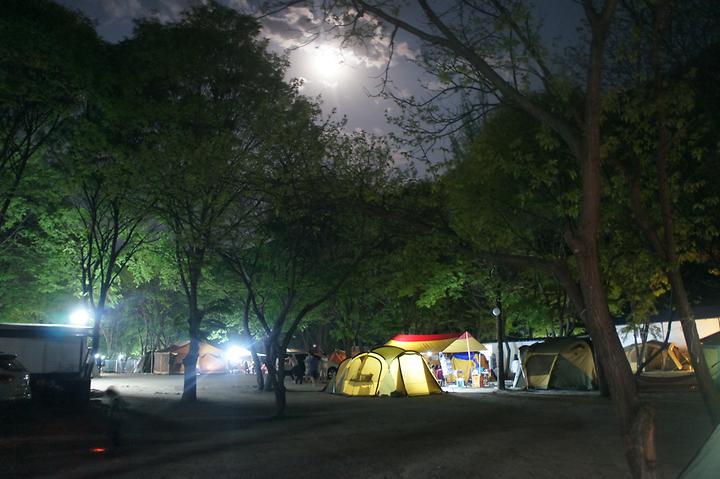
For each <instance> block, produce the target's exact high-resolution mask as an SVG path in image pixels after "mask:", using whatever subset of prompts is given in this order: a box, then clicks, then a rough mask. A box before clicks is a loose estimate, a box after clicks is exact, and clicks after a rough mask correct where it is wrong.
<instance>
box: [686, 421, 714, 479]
mask: <svg viewBox="0 0 720 479" xmlns="http://www.w3.org/2000/svg"><path fill="white" fill-rule="evenodd" d="M718 471H720V427H716V428H715V432H713V433H712V434H711V435H710V438H709V439H708V440H707V442H705V445H703V447H702V448H700V451H698V453H697V455H696V456H695V457H694V458H693V460H692V461H691V462H690V464H688V465H687V467H686V468H685V470H684V471H683V472H681V473H680V476H678V479H715V478H716V477H718Z"/></svg>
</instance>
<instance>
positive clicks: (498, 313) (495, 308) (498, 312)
mask: <svg viewBox="0 0 720 479" xmlns="http://www.w3.org/2000/svg"><path fill="white" fill-rule="evenodd" d="M492 314H493V316H495V317H496V318H499V317H500V308H498V307H497V306H496V307H494V308H493V310H492Z"/></svg>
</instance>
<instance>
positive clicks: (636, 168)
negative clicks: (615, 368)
mask: <svg viewBox="0 0 720 479" xmlns="http://www.w3.org/2000/svg"><path fill="white" fill-rule="evenodd" d="M699 3H701V4H702V3H703V2H699ZM696 7H697V5H693V8H692V9H691V10H690V11H688V10H687V7H682V6H676V5H674V3H673V2H671V1H669V0H663V1H659V2H636V3H631V4H630V9H629V14H630V23H631V24H632V25H633V30H634V31H635V32H637V33H636V35H635V39H634V41H633V42H632V43H636V42H638V40H637V38H638V37H639V38H640V40H639V42H640V43H641V46H639V47H636V48H629V51H630V52H631V54H632V55H634V56H635V57H636V62H635V63H637V64H638V65H639V67H637V70H635V71H634V72H633V73H634V74H635V76H636V77H638V79H639V81H638V83H639V86H638V87H636V88H635V89H634V90H631V91H629V92H621V93H618V96H617V101H616V102H614V104H613V105H614V108H613V110H614V113H616V114H618V115H619V116H620V121H619V122H618V123H619V125H618V127H619V128H618V129H617V130H616V131H617V132H616V133H614V135H613V138H614V139H615V140H617V141H618V143H619V145H622V146H623V147H622V148H619V147H616V150H615V151H613V153H614V157H615V160H616V164H617V165H618V166H619V169H620V171H621V173H622V175H623V176H624V177H625V180H626V182H627V186H628V191H627V195H628V197H629V201H628V204H629V206H630V208H631V210H632V213H633V215H634V218H635V220H636V225H637V228H638V230H639V232H640V234H641V235H642V237H643V238H644V239H645V241H646V244H647V245H648V246H649V249H650V250H651V251H652V252H653V253H654V254H655V255H656V256H657V258H658V259H659V261H660V262H661V263H662V264H663V274H664V276H665V277H666V279H667V282H668V283H669V285H670V287H671V289H672V297H673V299H674V300H675V303H676V305H677V309H678V311H679V313H680V324H681V327H682V330H683V334H684V336H685V341H686V344H687V347H688V353H689V355H690V359H691V363H692V366H693V369H694V371H695V376H696V378H697V382H698V386H699V389H700V392H701V395H702V397H703V399H704V402H705V406H706V408H707V410H708V413H709V415H710V417H711V418H712V421H713V423H715V424H718V422H720V393H718V391H717V389H716V388H715V386H714V383H713V379H712V376H711V374H710V369H709V367H708V365H707V362H706V360H705V356H704V354H703V352H702V346H701V344H700V339H699V336H698V331H697V327H696V325H695V319H694V313H693V310H692V307H691V305H690V300H689V298H688V291H687V288H686V285H685V280H684V278H683V274H682V272H681V266H682V263H683V262H686V261H687V259H686V258H691V257H693V256H696V255H694V254H693V253H692V252H691V248H692V246H691V245H692V242H691V241H687V239H688V238H687V236H688V233H687V232H686V231H683V229H684V228H683V226H682V225H683V222H684V221H687V220H686V219H685V218H683V214H687V213H686V212H678V211H677V207H678V206H679V205H678V200H677V198H678V197H679V196H680V191H681V190H682V188H681V187H680V185H679V184H677V183H676V178H683V177H687V176H688V175H687V174H682V173H684V172H685V171H688V168H687V166H688V163H689V162H693V161H697V160H698V159H700V161H706V160H705V157H704V154H703V151H704V148H703V146H701V142H700V141H699V138H698V135H699V134H701V132H703V131H706V130H707V129H708V127H709V122H708V121H707V119H706V117H705V116H704V115H702V114H698V113H700V112H698V111H695V110H696V109H695V107H694V97H695V91H698V86H697V81H694V82H693V83H696V85H691V84H690V82H689V80H688V79H686V78H682V76H683V75H681V74H680V73H679V71H682V70H685V69H687V68H688V67H690V70H691V72H692V71H694V69H693V68H692V65H693V63H694V62H697V60H696V59H693V60H690V62H689V63H679V64H678V63H676V62H673V61H670V60H668V58H667V57H668V55H669V54H670V52H671V51H672V50H673V48H674V46H675V45H676V43H677V42H678V41H681V42H682V43H683V44H684V43H685V41H684V40H686V39H688V38H690V39H692V38H694V37H696V35H697V34H690V35H688V34H687V32H684V31H683V23H684V21H687V18H690V19H692V21H691V23H694V24H701V23H702V22H703V21H705V22H706V21H708V20H707V19H701V18H700V17H698V13H697V12H696V11H694V8H696ZM673 10H678V11H679V12H675V13H676V14H675V15H673ZM700 11H702V10H700ZM711 18H712V17H711ZM711 21H712V20H711ZM715 22H716V23H717V20H716V19H715ZM703 40H704V41H706V42H708V43H707V44H706V45H705V46H704V48H702V47H701V48H702V49H703V50H704V49H705V48H707V45H711V46H712V45H713V43H714V42H717V41H718V38H717V35H713V34H712V33H710V34H709V35H708V38H703ZM627 43H631V42H630V41H628V42H627ZM642 43H646V45H645V44H642ZM680 50H682V49H680ZM710 51H712V49H711V50H710ZM700 53H701V55H702V54H707V53H706V52H704V51H702V50H701V52H700ZM685 61H686V62H687V60H685ZM705 74H706V73H705V70H704V71H703V73H701V74H700V75H701V76H705ZM684 76H688V77H692V76H693V73H690V74H689V75H688V74H686V75H684ZM678 77H680V78H678ZM690 81H692V80H690ZM693 120H695V121H693ZM698 120H699V121H698ZM628 132H629V133H628ZM711 141H712V140H711ZM610 144H611V145H612V144H613V142H610ZM619 145H618V146H619ZM628 146H629V147H630V148H628ZM693 157H695V158H693ZM678 160H679V161H681V162H682V165H681V166H680V165H678V166H675V165H674V164H673V163H675V162H678ZM673 170H674V171H673ZM693 170H695V169H693ZM691 171H692V170H691ZM650 185H655V187H654V188H650ZM653 189H654V190H655V191H654V192H653V193H654V197H652V196H651V194H652V193H649V190H653ZM701 201H702V200H701ZM655 202H657V204H658V205H659V208H658V209H657V211H655V209H654V208H653V207H652V206H651V205H652V204H653V203H655ZM693 209H694V210H696V211H700V209H699V208H695V207H694V208H693ZM691 215H692V216H697V213H696V212H695V211H692V212H691ZM681 238H682V239H686V241H682V242H681V241H679V239H681Z"/></svg>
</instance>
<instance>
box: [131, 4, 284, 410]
mask: <svg viewBox="0 0 720 479" xmlns="http://www.w3.org/2000/svg"><path fill="white" fill-rule="evenodd" d="M258 31H259V26H258V24H257V22H256V21H255V20H253V19H252V18H249V17H246V16H242V15H240V14H238V13H236V12H235V11H233V10H231V9H229V8H226V7H222V6H220V5H218V4H216V3H208V4H206V5H202V6H197V7H193V8H191V9H190V10H187V11H186V12H184V13H183V15H182V16H181V18H180V19H179V20H178V21H177V22H175V23H167V24H162V23H160V22H158V21H154V20H144V21H141V22H139V23H138V25H137V27H136V31H135V37H134V38H132V39H131V40H128V41H127V42H125V43H124V44H123V45H121V48H122V52H121V55H123V58H124V62H125V63H124V65H125V72H126V73H127V82H126V84H125V88H126V89H125V92H124V93H125V99H126V100H127V102H128V103H127V104H128V105H129V109H128V112H132V114H133V116H134V119H132V120H130V121H133V122H134V124H135V125H136V130H135V131H136V132H137V138H138V139H137V144H138V150H139V152H140V155H141V158H142V160H141V161H142V166H143V168H144V176H145V181H144V182H143V185H142V188H143V191H144V194H145V197H146V198H147V200H148V202H149V204H151V205H152V208H153V210H154V211H155V212H156V214H157V217H158V218H159V219H160V220H161V221H162V223H163V224H164V227H165V228H167V230H169V231H170V232H172V236H173V241H174V249H175V261H176V265H177V271H178V276H179V279H180V283H181V285H182V290H183V291H184V293H185V296H186V299H187V304H188V329H189V334H190V352H189V354H188V355H187V357H186V359H185V361H184V366H185V385H184V391H183V400H185V401H194V400H195V399H196V398H197V385H196V380H197V379H196V363H197V357H198V345H199V341H200V340H201V339H202V338H201V335H202V333H201V329H200V326H201V322H202V320H203V317H204V315H205V313H206V310H205V309H204V308H205V307H206V306H207V305H206V304H203V301H202V298H201V297H200V296H199V293H200V287H201V282H202V280H203V275H204V272H205V270H206V265H207V262H208V260H209V254H210V253H211V251H212V250H213V248H214V247H215V246H216V245H217V244H218V243H219V241H220V240H221V239H223V238H224V237H225V236H226V234H228V231H229V230H230V228H231V227H235V226H237V225H240V224H242V223H243V222H244V221H245V219H247V218H249V217H250V216H251V215H252V214H253V212H254V201H253V197H252V192H253V189H252V183H251V181H250V179H249V176H248V175H247V173H248V172H249V171H251V165H261V164H262V157H261V156H259V151H260V149H261V148H260V146H261V145H262V143H263V141H264V134H265V133H264V131H263V130H262V128H261V127H260V126H263V127H264V126H265V125H266V123H267V122H269V121H271V119H272V118H274V115H275V114H276V112H278V111H279V110H280V109H281V108H283V107H285V105H286V104H287V103H286V99H287V98H288V97H291V96H292V95H293V94H294V87H293V86H291V85H288V84H286V83H285V82H284V81H283V73H284V67H285V63H284V61H282V60H281V59H279V58H277V57H276V56H274V55H272V54H270V53H268V52H267V51H266V49H265V43H264V42H262V41H259V40H258V39H257V35H258ZM128 118H131V116H130V115H129V116H128ZM278 128H280V126H278Z"/></svg>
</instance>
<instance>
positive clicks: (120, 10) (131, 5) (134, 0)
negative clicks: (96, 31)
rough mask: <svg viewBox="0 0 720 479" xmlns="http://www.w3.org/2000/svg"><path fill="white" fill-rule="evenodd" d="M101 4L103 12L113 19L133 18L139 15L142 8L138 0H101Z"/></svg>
mask: <svg viewBox="0 0 720 479" xmlns="http://www.w3.org/2000/svg"><path fill="white" fill-rule="evenodd" d="M101 4H102V8H103V11H104V12H105V14H106V15H107V16H108V17H110V18H113V19H117V18H127V17H131V18H135V17H137V16H139V15H140V14H141V13H142V12H143V9H144V6H143V4H142V3H141V2H140V0H103V1H102V2H101Z"/></svg>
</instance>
